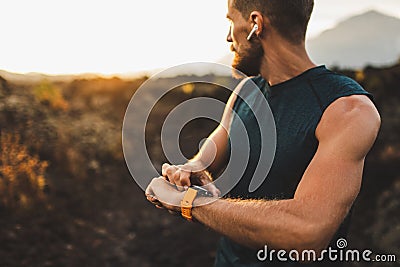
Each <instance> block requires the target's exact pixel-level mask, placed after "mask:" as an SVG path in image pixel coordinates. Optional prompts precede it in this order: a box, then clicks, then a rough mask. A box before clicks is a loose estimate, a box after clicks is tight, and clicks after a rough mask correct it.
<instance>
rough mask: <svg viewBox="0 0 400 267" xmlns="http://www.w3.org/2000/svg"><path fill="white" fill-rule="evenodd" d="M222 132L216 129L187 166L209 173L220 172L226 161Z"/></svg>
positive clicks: (225, 144)
mask: <svg viewBox="0 0 400 267" xmlns="http://www.w3.org/2000/svg"><path fill="white" fill-rule="evenodd" d="M221 131H222V130H220V129H218V128H217V129H216V131H214V132H213V133H212V134H211V135H210V136H209V137H208V138H207V140H206V141H205V142H204V144H203V145H202V147H201V148H200V151H199V153H197V155H196V156H194V157H193V159H191V160H189V162H188V163H189V164H191V165H192V166H195V168H196V169H197V168H199V169H201V170H208V171H209V172H210V173H213V174H216V173H218V172H219V171H220V170H221V166H223V164H224V162H225V160H226V149H225V148H226V146H227V143H226V141H225V139H226V138H227V137H224V136H222V135H223V134H224V133H221Z"/></svg>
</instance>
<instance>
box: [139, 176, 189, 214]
mask: <svg viewBox="0 0 400 267" xmlns="http://www.w3.org/2000/svg"><path fill="white" fill-rule="evenodd" d="M145 194H146V197H147V200H148V201H150V202H151V203H153V204H154V205H156V206H157V207H158V208H166V209H168V210H169V211H174V212H180V207H181V200H182V199H183V196H184V194H185V192H181V191H179V190H178V189H177V187H176V186H175V185H173V184H171V183H169V182H168V181H166V180H165V178H164V177H158V178H154V179H153V180H152V181H151V182H150V184H149V186H148V187H147V188H146V193H145Z"/></svg>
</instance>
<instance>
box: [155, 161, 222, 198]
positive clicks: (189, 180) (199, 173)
mask: <svg viewBox="0 0 400 267" xmlns="http://www.w3.org/2000/svg"><path fill="white" fill-rule="evenodd" d="M162 175H163V176H164V177H165V179H167V180H168V181H169V182H170V183H172V184H175V185H177V186H178V189H181V190H182V189H186V188H187V187H189V186H191V185H199V186H203V187H204V189H206V190H208V191H210V192H211V193H212V194H213V196H216V197H217V196H220V195H221V192H220V191H219V189H218V188H217V187H215V185H214V184H213V183H212V178H211V175H210V174H209V172H207V171H206V170H205V169H204V168H203V167H202V166H200V165H199V164H196V163H194V162H188V163H186V164H184V165H169V164H168V163H164V164H163V166H162Z"/></svg>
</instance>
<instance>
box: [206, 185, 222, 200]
mask: <svg viewBox="0 0 400 267" xmlns="http://www.w3.org/2000/svg"><path fill="white" fill-rule="evenodd" d="M203 187H204V188H205V189H207V190H208V191H209V192H210V193H211V194H212V195H213V196H214V197H219V196H221V191H220V190H219V189H218V188H217V187H216V186H215V185H214V184H213V183H209V184H206V185H204V186H203Z"/></svg>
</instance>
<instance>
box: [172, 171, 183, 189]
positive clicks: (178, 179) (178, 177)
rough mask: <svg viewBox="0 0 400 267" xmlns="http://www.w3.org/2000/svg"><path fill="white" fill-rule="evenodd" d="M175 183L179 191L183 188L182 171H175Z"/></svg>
mask: <svg viewBox="0 0 400 267" xmlns="http://www.w3.org/2000/svg"><path fill="white" fill-rule="evenodd" d="M173 181H174V184H176V185H177V186H178V189H179V187H181V186H182V183H181V171H180V170H177V171H175V173H174V175H173Z"/></svg>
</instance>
